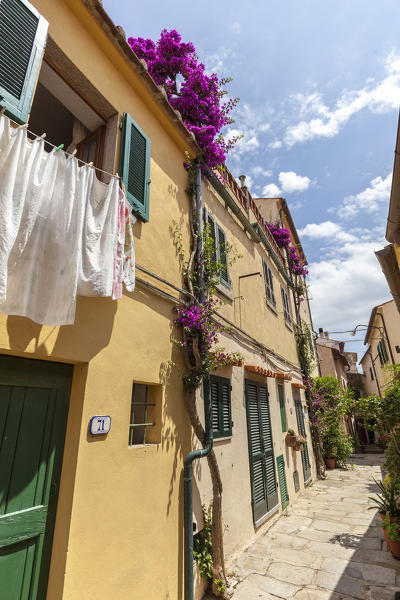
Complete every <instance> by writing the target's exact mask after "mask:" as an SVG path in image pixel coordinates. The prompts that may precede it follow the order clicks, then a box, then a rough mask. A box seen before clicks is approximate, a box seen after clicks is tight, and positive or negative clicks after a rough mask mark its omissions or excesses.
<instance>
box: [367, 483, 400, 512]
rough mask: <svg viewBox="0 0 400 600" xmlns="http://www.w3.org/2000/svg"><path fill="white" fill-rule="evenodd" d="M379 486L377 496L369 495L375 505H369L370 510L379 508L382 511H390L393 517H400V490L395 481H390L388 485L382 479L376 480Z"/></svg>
mask: <svg viewBox="0 0 400 600" xmlns="http://www.w3.org/2000/svg"><path fill="white" fill-rule="evenodd" d="M374 481H375V483H376V485H377V486H378V488H379V492H377V494H376V496H369V500H372V502H373V503H374V506H369V507H368V510H374V509H378V511H379V512H380V513H383V514H386V513H389V515H390V516H391V517H400V492H399V490H398V488H397V485H395V482H392V481H388V483H387V484H386V485H384V484H383V482H382V481H376V479H374Z"/></svg>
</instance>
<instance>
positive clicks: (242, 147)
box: [225, 128, 260, 158]
mask: <svg viewBox="0 0 400 600" xmlns="http://www.w3.org/2000/svg"><path fill="white" fill-rule="evenodd" d="M240 135H241V136H243V137H242V138H241V139H240V140H238V141H237V142H236V144H235V145H234V146H233V148H232V150H231V151H230V153H229V157H230V158H232V157H233V156H236V157H238V156H240V155H241V154H244V153H245V152H252V151H253V150H256V149H257V148H258V147H259V145H260V142H259V141H258V138H257V136H256V135H255V133H254V132H253V131H252V130H247V132H246V131H245V130H242V129H236V128H231V129H228V131H227V133H226V135H225V139H226V140H231V139H233V138H234V137H238V136H240Z"/></svg>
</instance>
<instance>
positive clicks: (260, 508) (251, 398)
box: [246, 380, 278, 523]
mask: <svg viewBox="0 0 400 600" xmlns="http://www.w3.org/2000/svg"><path fill="white" fill-rule="evenodd" d="M246 408H247V431H248V442H249V463H250V480H251V495H252V505H253V518H254V522H255V523H257V521H259V520H260V519H261V518H262V517H263V516H264V515H266V514H267V513H268V512H269V511H270V510H272V509H273V508H274V507H275V506H276V505H277V504H278V491H277V486H276V475H275V464H274V449H273V442H272V430H271V418H270V412H269V402H268V390H267V388H266V386H265V385H262V384H260V383H257V382H254V381H250V380H246Z"/></svg>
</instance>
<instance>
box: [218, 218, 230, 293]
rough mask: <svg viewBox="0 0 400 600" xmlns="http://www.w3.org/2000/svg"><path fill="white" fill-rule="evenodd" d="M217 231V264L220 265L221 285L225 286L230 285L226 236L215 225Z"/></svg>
mask: <svg viewBox="0 0 400 600" xmlns="http://www.w3.org/2000/svg"><path fill="white" fill-rule="evenodd" d="M217 229H218V251H219V262H220V263H221V265H222V268H221V275H220V277H221V283H223V284H225V285H229V284H230V280H229V273H228V257H227V254H226V235H225V232H224V231H223V230H222V229H221V227H219V226H218V225H217Z"/></svg>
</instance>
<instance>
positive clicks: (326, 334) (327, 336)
mask: <svg viewBox="0 0 400 600" xmlns="http://www.w3.org/2000/svg"><path fill="white" fill-rule="evenodd" d="M324 336H325V337H326V339H327V340H329V333H328V332H327V331H324Z"/></svg>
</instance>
